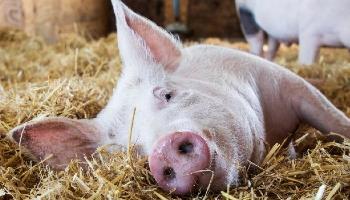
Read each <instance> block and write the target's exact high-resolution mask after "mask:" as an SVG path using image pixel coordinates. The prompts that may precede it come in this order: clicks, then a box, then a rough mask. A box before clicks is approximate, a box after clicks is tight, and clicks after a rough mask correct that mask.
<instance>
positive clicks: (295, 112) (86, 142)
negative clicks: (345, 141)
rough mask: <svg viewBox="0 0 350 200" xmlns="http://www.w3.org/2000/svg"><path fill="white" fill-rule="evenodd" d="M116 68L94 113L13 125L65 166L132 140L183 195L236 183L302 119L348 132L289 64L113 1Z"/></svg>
mask: <svg viewBox="0 0 350 200" xmlns="http://www.w3.org/2000/svg"><path fill="white" fill-rule="evenodd" d="M113 4H114V10H115V13H116V17H117V28H118V45H119V49H120V54H121V57H122V60H123V65H124V67H123V73H122V76H121V77H120V79H119V81H118V85H117V87H116V89H115V91H114V93H113V96H112V98H111V100H110V101H109V103H108V105H107V106H106V107H105V108H104V109H103V110H102V111H101V113H100V114H99V115H98V116H97V118H95V119H91V120H71V119H65V118H52V119H47V120H42V121H40V122H31V123H29V124H25V125H22V126H19V127H17V128H15V129H14V130H13V131H11V136H12V138H13V139H14V140H15V141H17V142H21V144H22V146H25V147H26V148H27V149H28V150H29V151H30V152H32V153H33V154H34V155H35V156H36V157H37V158H38V159H44V158H45V157H46V155H49V154H53V157H52V158H51V159H49V160H47V161H46V162H47V163H48V164H50V165H52V166H53V167H55V168H60V169H62V168H63V167H64V166H65V165H66V164H67V163H68V162H69V161H70V159H72V158H74V155H76V156H77V157H78V158H82V157H83V155H84V154H91V153H92V152H93V150H94V149H95V148H96V147H97V146H100V145H108V146H112V147H115V148H112V149H113V150H124V149H126V147H127V144H128V137H129V128H130V123H131V115H132V114H133V110H134V108H136V116H135V120H134V126H133V134H132V142H133V143H134V144H136V145H137V149H138V150H139V152H140V153H142V154H144V155H147V156H148V157H149V165H150V169H151V173H152V175H153V176H154V178H155V180H156V181H157V182H158V184H159V186H160V187H162V188H163V189H165V190H169V191H171V190H173V189H175V193H176V194H188V193H190V192H194V191H196V190H197V189H199V188H200V189H202V190H204V189H206V187H207V186H208V184H209V182H210V178H211V176H212V175H214V178H213V182H212V184H211V188H213V189H216V190H220V189H225V188H226V186H227V184H232V185H236V184H238V182H239V171H240V168H241V167H242V166H245V165H246V164H247V162H248V161H252V162H255V163H257V164H259V163H260V162H261V160H262V159H263V158H264V155H265V144H270V145H273V144H274V143H276V142H282V141H283V140H284V139H285V138H286V137H287V136H288V134H290V133H293V132H294V131H295V129H296V128H297V126H298V124H299V123H300V122H301V121H304V122H308V123H310V124H311V125H313V126H314V127H316V128H318V129H319V130H321V131H323V132H324V133H328V132H330V131H333V132H337V133H340V134H343V135H345V136H347V137H349V136H350V120H349V119H348V118H347V117H346V116H345V115H344V114H343V113H342V112H341V111H339V110H338V109H336V108H335V107H334V106H333V105H332V104H331V103H330V102H329V101H328V100H327V99H326V98H325V97H324V96H323V95H322V94H321V93H320V92H319V91H318V90H317V89H315V88H314V87H313V86H311V85H310V84H308V83H307V82H306V81H304V80H303V79H301V78H300V77H298V76H296V75H295V74H293V73H291V72H289V71H288V70H286V69H284V68H282V67H280V66H278V65H275V64H273V63H270V62H268V61H264V60H263V59H260V58H257V57H255V56H252V55H249V54H247V53H243V52H240V51H238V50H232V49H228V48H222V47H216V46H208V45H197V46H193V47H188V48H183V47H182V46H181V44H180V43H179V42H178V41H176V40H175V39H174V38H172V37H171V36H170V35H169V34H168V33H166V32H165V31H163V30H162V29H160V28H159V27H157V26H156V25H154V24H153V23H151V22H150V21H148V20H146V19H144V18H142V17H140V16H138V15H136V14H135V13H133V12H132V11H131V10H129V9H128V8H127V7H125V6H124V5H123V4H122V3H121V2H120V1H113Z"/></svg>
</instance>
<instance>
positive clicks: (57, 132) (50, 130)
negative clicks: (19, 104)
mask: <svg viewBox="0 0 350 200" xmlns="http://www.w3.org/2000/svg"><path fill="white" fill-rule="evenodd" d="M9 136H10V137H11V138H12V139H13V140H14V141H15V142H17V143H19V145H20V146H21V147H24V148H25V150H27V151H29V153H30V154H31V155H32V156H34V159H36V160H44V159H46V158H48V157H49V158H48V159H47V160H46V161H45V162H46V163H47V164H49V165H50V166H52V167H53V168H54V169H64V168H65V167H66V166H67V164H69V162H70V160H72V159H83V157H84V156H85V155H86V156H89V155H91V154H92V153H94V151H95V150H96V148H97V147H98V146H99V142H100V138H101V136H100V134H99V133H98V130H97V127H96V126H95V124H94V122H93V121H90V120H72V119H66V118H51V119H46V120H43V121H38V122H32V123H28V124H24V125H21V126H19V127H17V128H15V129H13V130H12V131H11V132H10V134H9Z"/></svg>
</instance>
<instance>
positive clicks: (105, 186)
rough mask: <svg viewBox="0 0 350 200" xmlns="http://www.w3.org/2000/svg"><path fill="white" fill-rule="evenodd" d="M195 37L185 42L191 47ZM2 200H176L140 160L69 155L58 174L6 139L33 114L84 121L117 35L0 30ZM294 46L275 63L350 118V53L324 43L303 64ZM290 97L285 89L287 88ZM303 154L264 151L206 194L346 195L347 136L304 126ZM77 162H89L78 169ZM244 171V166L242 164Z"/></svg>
mask: <svg viewBox="0 0 350 200" xmlns="http://www.w3.org/2000/svg"><path fill="white" fill-rule="evenodd" d="M200 42H201V43H211V44H219V45H222V46H228V47H234V48H241V49H244V50H246V49H247V45H246V44H244V43H237V42H228V41H222V40H219V39H206V40H203V41H200ZM190 43H191V44H192V43H194V42H189V44H190ZM0 47H1V48H0V135H1V137H0V199H32V198H38V199H116V198H121V199H177V198H179V197H175V196H172V195H169V194H168V193H166V192H163V191H162V190H160V189H159V188H157V186H156V184H155V182H154V180H153V179H152V177H151V176H150V174H149V171H148V168H147V162H146V161H147V159H146V158H144V157H140V156H138V155H137V154H135V153H133V151H130V153H129V154H128V153H113V154H111V153H107V152H106V151H105V150H104V149H103V148H101V149H98V150H97V151H96V153H95V154H94V155H93V158H92V159H88V160H86V161H73V162H72V163H71V164H70V165H69V167H67V168H66V170H65V171H61V172H55V171H52V170H50V168H49V167H47V166H45V165H43V164H42V163H34V162H32V161H31V160H30V158H29V157H28V156H27V155H26V154H25V153H23V149H22V150H21V149H19V148H18V146H16V145H15V144H14V143H12V142H10V141H9V140H7V139H6V138H5V135H6V133H7V132H8V131H9V130H10V129H12V128H13V127H15V126H17V125H19V124H21V123H23V122H26V121H29V120H31V119H33V118H34V117H45V116H66V117H70V118H91V117H94V116H96V114H97V113H98V112H99V111H100V110H101V108H102V107H103V106H104V105H105V104H106V102H107V100H108V98H109V96H110V95H111V92H112V89H113V86H114V84H115V82H116V80H117V79H118V75H119V73H120V58H119V54H118V50H117V48H116V41H115V35H110V36H109V37H107V38H102V39H100V40H98V41H87V40H86V39H84V38H82V37H79V36H77V35H67V36H65V37H64V38H63V39H62V41H61V42H59V43H57V44H54V45H47V44H45V43H44V42H43V41H42V40H41V39H40V38H33V37H28V36H26V35H25V34H23V33H21V32H18V31H13V30H7V31H2V32H0ZM296 57H297V47H296V46H292V47H289V48H287V47H283V48H282V49H281V50H280V51H279V54H278V58H277V62H278V63H280V64H282V65H285V66H287V67H288V68H290V69H291V70H292V71H294V72H296V73H298V74H300V75H302V76H304V77H308V78H313V79H316V80H319V81H318V84H317V86H318V87H319V88H320V89H321V91H322V92H323V93H324V94H325V95H326V96H327V97H329V98H330V99H331V100H332V102H333V103H334V104H335V105H336V106H337V107H338V108H340V109H342V110H343V111H344V112H345V113H347V115H349V116H350V54H349V52H348V51H347V50H344V49H323V50H322V52H321V59H320V62H319V63H317V64H315V65H313V66H311V67H310V68H307V69H304V68H302V66H299V65H298V64H297V63H296ZM291 95H292V94H291ZM295 139H296V145H297V149H298V150H299V151H300V152H301V153H302V156H300V157H299V158H297V159H295V160H291V159H289V158H288V156H287V150H286V149H285V148H284V147H281V146H279V145H275V146H272V147H271V150H270V152H269V154H268V155H267V157H266V159H265V161H264V162H263V163H262V164H261V165H260V166H259V167H255V168H256V169H255V172H254V173H243V174H242V175H243V177H245V178H244V180H243V184H242V186H241V187H238V188H228V189H227V190H225V191H222V192H219V193H210V192H209V193H208V194H206V193H205V191H206V189H203V192H202V194H200V195H194V196H192V197H189V198H199V199H202V198H205V199H214V198H219V199H255V198H261V199H266V198H269V199H288V198H289V199H300V198H303V199H305V198H306V199H308V198H309V199H313V198H316V199H317V198H318V199H321V198H320V197H323V198H324V199H333V198H335V199H347V198H348V197H349V196H350V185H349V184H350V155H349V151H350V142H349V141H348V140H346V141H345V142H344V143H342V144H341V143H335V142H329V141H327V138H324V137H320V136H319V134H318V131H317V130H314V129H312V128H310V127H307V126H303V127H301V128H300V129H299V130H298V134H297V136H295ZM79 162H83V163H85V164H86V165H87V166H88V167H87V169H86V170H82V169H81V168H80V167H79V164H78V163H79ZM246 171H248V170H246Z"/></svg>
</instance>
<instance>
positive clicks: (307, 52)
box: [236, 0, 350, 64]
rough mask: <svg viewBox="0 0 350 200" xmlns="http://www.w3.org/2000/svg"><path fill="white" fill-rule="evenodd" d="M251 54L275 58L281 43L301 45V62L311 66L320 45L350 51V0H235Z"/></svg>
mask: <svg viewBox="0 0 350 200" xmlns="http://www.w3.org/2000/svg"><path fill="white" fill-rule="evenodd" d="M236 8H237V9H238V13H239V15H240V20H241V26H242V29H243V32H244V35H245V38H246V39H247V41H248V43H249V45H250V49H251V53H253V54H256V55H260V56H261V55H262V54H263V44H264V33H263V32H264V31H265V32H266V33H267V35H268V37H269V40H268V48H269V49H268V52H267V58H268V59H273V58H274V56H275V54H276V51H277V50H278V47H279V44H280V42H284V43H288V44H290V43H293V42H299V44H300V50H299V62H300V63H302V64H312V63H313V62H314V60H315V58H316V57H317V54H318V51H319V48H320V47H321V46H332V47H346V48H349V49H350V12H349V10H350V1H349V0H337V1H333V0H307V1H304V0H283V1H281V0H236Z"/></svg>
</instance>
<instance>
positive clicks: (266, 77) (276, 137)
mask: <svg viewBox="0 0 350 200" xmlns="http://www.w3.org/2000/svg"><path fill="white" fill-rule="evenodd" d="M271 67H273V66H271ZM259 70H261V72H258V73H259V74H260V75H259V76H258V77H259V78H258V79H257V85H258V89H259V90H258V91H259V93H260V94H259V96H260V99H261V105H262V109H263V113H264V121H265V132H266V142H267V143H268V145H270V146H271V147H272V146H273V145H274V144H275V143H280V144H281V143H282V142H283V141H284V139H286V137H287V136H289V135H290V134H292V133H294V132H295V130H296V129H297V127H298V125H299V123H300V120H299V119H298V117H297V114H296V113H295V111H294V110H293V106H292V105H291V104H290V102H289V101H288V100H287V99H285V96H283V95H281V94H285V92H282V90H284V91H288V86H286V85H285V84H283V82H284V80H283V79H278V78H277V77H283V76H279V75H277V73H283V74H286V73H289V72H286V70H284V69H280V67H277V68H276V69H274V70H263V69H259ZM286 75H288V74H286ZM289 95H293V94H289Z"/></svg>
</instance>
